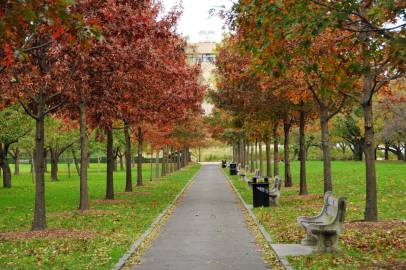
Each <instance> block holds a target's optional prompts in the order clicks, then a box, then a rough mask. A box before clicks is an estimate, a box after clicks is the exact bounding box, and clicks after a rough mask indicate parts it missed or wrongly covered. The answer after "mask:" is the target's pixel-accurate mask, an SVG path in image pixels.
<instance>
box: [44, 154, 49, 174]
mask: <svg viewBox="0 0 406 270" xmlns="http://www.w3.org/2000/svg"><path fill="white" fill-rule="evenodd" d="M47 157H48V151H47V150H46V149H44V171H45V172H46V173H47V172H48V159H47Z"/></svg>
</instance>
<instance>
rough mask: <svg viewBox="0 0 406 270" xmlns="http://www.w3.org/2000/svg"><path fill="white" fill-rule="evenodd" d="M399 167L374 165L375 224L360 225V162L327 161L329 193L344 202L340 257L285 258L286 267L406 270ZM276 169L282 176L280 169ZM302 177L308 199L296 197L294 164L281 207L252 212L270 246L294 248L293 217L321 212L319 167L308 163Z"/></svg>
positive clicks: (405, 175)
mask: <svg viewBox="0 0 406 270" xmlns="http://www.w3.org/2000/svg"><path fill="white" fill-rule="evenodd" d="M282 165H283V164H282ZM405 165H406V164H404V163H399V162H379V163H378V164H377V176H378V209H379V217H380V221H379V222H377V223H366V222H361V221H360V220H361V219H362V217H363V209H364V197H365V183H364V182H363V181H361V179H363V178H362V177H363V175H364V171H365V169H364V165H363V164H362V163H361V162H348V161H342V162H341V161H336V162H333V164H332V167H333V179H334V182H333V187H334V194H335V195H336V196H345V197H347V213H346V222H345V228H344V232H343V234H342V236H341V237H340V246H341V248H342V251H343V252H342V253H341V254H333V255H329V254H317V255H311V256H304V257H289V262H290V264H291V265H292V266H293V267H294V268H295V269H406V263H405V262H406V222H405V219H406V209H405V207H404V205H406V196H405V195H406V166H405ZM281 169H282V171H281V175H283V168H281ZM307 172H308V173H307V177H308V190H309V192H310V194H309V195H306V196H298V195H297V194H298V186H299V183H298V179H299V164H298V163H297V162H294V163H293V166H292V173H293V180H294V186H293V187H292V188H283V187H282V191H281V200H280V204H281V207H280V208H259V209H254V213H255V215H256V216H257V218H258V219H259V220H260V222H261V223H262V224H263V225H264V227H265V228H266V230H267V231H268V232H269V233H270V234H271V236H272V238H273V241H274V242H275V243H299V242H300V240H301V239H302V238H303V237H304V233H305V232H304V231H303V230H302V229H300V228H299V226H298V225H297V221H296V219H297V217H298V216H311V215H315V214H317V213H318V212H319V211H320V210H321V206H322V203H323V184H322V180H323V177H322V176H323V167H322V163H321V162H317V161H314V162H308V167H307ZM226 173H228V171H227V170H226ZM230 178H231V180H232V181H233V183H234V185H235V186H236V188H237V189H238V191H239V192H240V194H241V196H242V197H243V198H244V200H245V202H246V203H247V204H252V193H251V190H250V189H249V188H248V185H247V184H246V183H245V182H242V181H240V180H239V179H238V177H237V176H231V177H230Z"/></svg>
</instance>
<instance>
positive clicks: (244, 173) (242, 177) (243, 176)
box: [238, 165, 248, 182]
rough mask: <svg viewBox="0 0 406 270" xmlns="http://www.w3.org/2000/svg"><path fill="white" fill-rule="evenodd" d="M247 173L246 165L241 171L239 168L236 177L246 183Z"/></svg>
mask: <svg viewBox="0 0 406 270" xmlns="http://www.w3.org/2000/svg"><path fill="white" fill-rule="evenodd" d="M247 172H248V166H247V165H246V166H245V168H244V169H241V166H240V169H239V172H238V175H239V176H240V180H243V181H245V182H247V181H248V178H247Z"/></svg>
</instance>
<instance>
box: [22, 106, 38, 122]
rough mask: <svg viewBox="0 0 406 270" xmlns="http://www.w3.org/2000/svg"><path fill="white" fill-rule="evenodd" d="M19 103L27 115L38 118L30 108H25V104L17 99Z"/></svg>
mask: <svg viewBox="0 0 406 270" xmlns="http://www.w3.org/2000/svg"><path fill="white" fill-rule="evenodd" d="M19 103H20V105H21V106H22V107H23V109H24V111H25V112H26V114H28V115H29V116H31V117H32V118H34V119H35V120H38V116H35V115H34V114H33V113H32V112H31V111H30V109H28V108H27V106H25V104H24V103H23V102H21V101H19Z"/></svg>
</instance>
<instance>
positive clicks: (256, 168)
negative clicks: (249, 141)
mask: <svg viewBox="0 0 406 270" xmlns="http://www.w3.org/2000/svg"><path fill="white" fill-rule="evenodd" d="M255 170H258V139H255Z"/></svg>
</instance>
